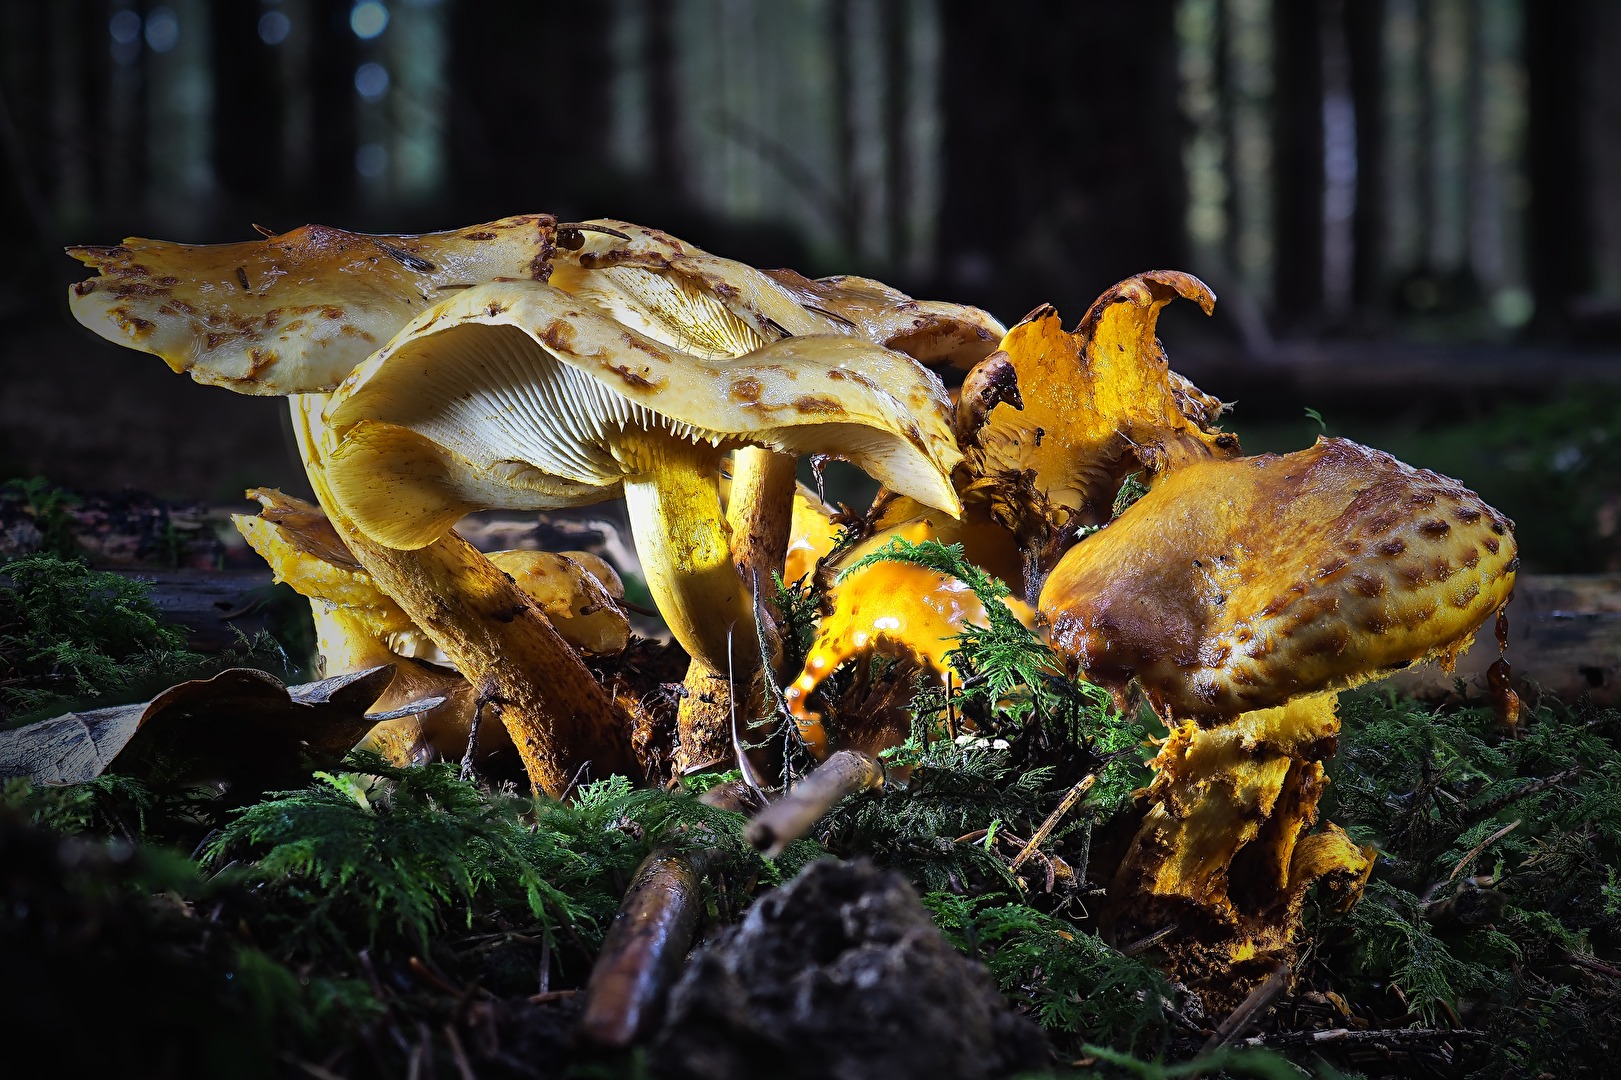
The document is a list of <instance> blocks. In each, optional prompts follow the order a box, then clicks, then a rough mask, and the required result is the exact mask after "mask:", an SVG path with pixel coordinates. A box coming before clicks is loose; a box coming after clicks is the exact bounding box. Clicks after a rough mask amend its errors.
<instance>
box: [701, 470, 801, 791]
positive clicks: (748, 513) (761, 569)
mask: <svg viewBox="0 0 1621 1080" xmlns="http://www.w3.org/2000/svg"><path fill="white" fill-rule="evenodd" d="M797 460H798V459H796V458H795V457H794V455H792V454H782V453H778V452H777V451H775V450H768V449H766V448H764V447H760V446H745V447H742V448H740V449H739V450H738V451H737V452H736V453H735V454H734V455H733V456H732V497H731V500H730V502H729V503H728V505H727V507H726V523H727V525H728V526H730V528H731V533H732V545H731V547H732V562H733V564H734V565H735V566H736V567H737V569H738V573H739V574H740V575H741V576H742V580H743V583H744V585H745V587H746V588H747V593H748V596H749V598H750V607H751V608H752V607H753V604H752V595H753V590H754V588H756V587H758V588H759V589H760V590H762V591H769V589H770V588H771V575H772V574H774V573H775V574H780V573H782V566H783V562H784V560H785V559H786V558H787V557H788V533H789V525H790V524H791V523H792V521H793V516H794V469H795V465H796V464H797ZM773 629H774V628H768V629H767V634H766V637H767V640H771V639H773V638H774V637H775V634H774V633H773V632H772V630H773ZM733 640H734V642H735V640H736V636H735V632H734V637H733ZM736 656H737V653H736V650H735V648H734V650H733V668H732V672H731V680H728V679H727V678H726V677H725V676H722V675H717V673H716V672H715V671H714V670H712V669H710V668H708V667H706V666H704V664H703V663H702V661H700V660H697V659H694V660H693V661H692V664H691V666H690V667H688V669H687V680H686V689H687V696H686V697H684V698H682V699H681V706H680V708H679V709H678V710H677V713H676V730H677V732H678V733H679V736H680V760H679V761H678V762H677V766H678V768H680V769H681V770H682V771H686V770H689V769H695V768H705V767H707V766H710V765H714V764H717V763H719V762H722V761H724V760H726V759H727V758H728V757H730V756H731V754H732V751H733V747H732V737H731V733H732V724H731V721H732V698H733V682H732V680H736V681H737V682H738V683H741V684H742V685H744V686H746V687H748V688H749V689H748V690H746V691H745V692H744V693H743V695H742V699H741V700H739V702H738V705H739V706H740V707H741V708H742V710H743V716H744V718H745V723H747V722H749V721H752V720H753V719H754V718H755V717H756V716H758V715H759V710H758V709H757V708H755V705H756V702H755V700H754V698H755V694H754V693H753V692H752V691H753V688H754V682H755V680H754V678H753V676H754V674H755V672H754V671H753V670H750V671H741V670H739V669H738V667H737V664H736ZM745 679H746V680H747V681H746V682H744V680H745Z"/></svg>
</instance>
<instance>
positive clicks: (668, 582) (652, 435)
mask: <svg viewBox="0 0 1621 1080" xmlns="http://www.w3.org/2000/svg"><path fill="white" fill-rule="evenodd" d="M948 417H949V402H948V399H947V397H946V395H945V391H944V389H943V387H941V385H940V384H939V382H938V380H936V379H935V378H934V377H933V376H932V375H930V374H929V373H928V371H927V370H926V369H924V368H923V367H922V366H921V365H919V364H918V363H917V362H916V361H915V360H913V359H912V358H910V357H908V356H905V355H903V354H900V353H896V352H893V351H890V350H887V349H884V348H882V347H880V346H875V345H872V344H870V343H867V342H864V341H860V340H857V339H852V338H848V337H834V336H813V337H790V338H784V339H781V340H779V341H775V342H772V343H770V344H769V345H766V346H764V347H763V348H760V349H757V350H755V351H753V352H751V353H749V354H747V355H746V356H743V357H740V358H738V359H735V360H724V359H709V360H705V359H702V358H699V357H694V356H689V355H686V354H683V353H680V352H678V351H676V350H674V349H671V348H670V347H668V346H667V345H665V344H663V343H661V342H658V341H655V340H652V339H650V338H648V337H647V336H646V335H644V334H641V333H639V332H638V331H636V330H634V329H631V328H629V327H626V326H624V325H622V324H620V323H617V322H615V321H613V320H612V319H610V318H608V317H606V316H605V315H603V314H602V313H601V312H600V311H599V310H597V309H596V308H595V307H594V306H592V305H589V304H585V303H582V302H581V301H580V300H579V299H577V298H575V297H572V296H570V295H568V294H567V293H564V292H562V291H560V290H558V289H554V288H551V287H549V286H544V285H539V284H531V283H516V282H498V283H494V284H491V285H486V286H482V287H480V288H477V289H470V290H467V291H466V292H464V293H461V294H459V295H458V296H456V297H454V298H452V299H450V300H448V301H446V302H444V303H442V304H440V305H439V306H438V307H436V308H434V309H433V310H432V311H430V312H426V313H424V315H422V316H420V317H419V318H418V319H417V320H416V321H415V322H414V323H413V324H412V325H411V326H410V327H408V328H407V329H406V330H404V331H402V332H401V333H400V335H399V336H398V337H397V338H396V339H395V340H394V341H393V342H392V343H390V345H389V347H388V348H386V349H383V350H381V351H380V352H379V353H377V354H376V355H375V356H374V357H372V358H371V359H370V360H368V361H367V362H366V363H365V364H363V365H362V366H361V367H359V368H358V369H356V371H355V372H354V373H353V374H352V375H351V376H350V378H349V379H348V380H346V381H345V383H344V385H343V386H342V387H340V388H339V390H338V392H337V393H336V394H335V395H334V396H333V398H332V401H331V402H330V403H329V405H328V407H327V410H326V421H327V423H328V424H329V425H330V426H331V428H332V430H333V431H334V433H335V434H336V435H337V436H338V438H339V441H338V443H337V445H336V447H335V449H334V451H333V453H332V455H331V459H330V461H329V463H328V471H327V478H328V482H329V483H330V485H331V488H332V491H333V493H334V495H335V496H336V498H337V499H338V501H339V502H340V504H342V506H343V508H344V510H345V512H346V513H348V514H350V515H351V516H352V518H353V520H354V522H355V524H356V525H357V526H358V527H359V528H360V529H361V530H362V531H363V532H365V533H366V534H367V535H368V536H371V537H372V538H373V539H374V540H376V541H378V542H380V543H383V544H387V545H390V546H393V547H400V548H412V547H418V546H421V545H424V544H427V543H430V542H432V541H433V540H434V539H435V538H436V537H437V536H439V535H441V534H442V533H443V532H444V531H445V530H447V529H448V528H449V527H450V526H451V524H452V523H454V521H455V520H456V519H457V518H459V517H460V516H462V515H463V514H464V513H466V512H468V511H469V510H473V509H480V508H487V507H504V508H508V509H525V508H538V507H547V506H556V505H562V504H564V503H566V502H570V501H572V502H584V501H595V500H600V499H603V498H610V497H612V496H613V495H615V494H617V492H618V491H619V490H620V488H621V487H623V490H624V492H625V495H626V499H627V503H628V505H629V508H630V513H631V521H632V529H633V533H634V535H635V539H636V542H637V547H638V551H639V553H640V555H641V558H642V562H643V568H644V570H645V571H646V572H647V575H648V583H649V586H650V588H652V590H653V593H654V596H655V599H656V600H657V601H658V603H659V607H660V610H661V612H663V614H664V615H665V618H666V620H667V621H668V622H669V623H670V626H671V631H672V633H674V634H675V635H676V637H677V638H678V640H680V641H681V642H682V644H683V645H684V646H686V647H687V649H688V652H689V653H690V654H692V655H693V656H694V657H695V658H700V659H702V660H703V662H704V663H706V664H708V665H710V666H711V669H712V670H715V671H726V670H727V668H728V663H727V651H728V645H727V635H728V632H729V631H730V630H731V628H732V627H733V626H737V627H739V628H749V627H752V614H751V610H752V609H751V606H750V604H749V603H748V602H747V601H746V600H745V599H744V597H743V595H742V588H741V583H740V581H739V580H738V577H737V574H736V571H735V570H734V569H733V567H732V564H731V560H730V555H729V552H728V551H727V550H726V544H725V538H724V528H723V525H722V524H721V520H720V511H719V500H718V496H717V493H716V489H715V476H716V474H717V472H718V469H719V456H720V454H721V452H722V451H723V450H725V449H728V448H732V447H737V446H742V445H763V446H767V447H770V448H772V449H776V450H780V451H783V452H785V453H790V454H800V453H815V452H833V453H837V454H839V455H840V456H842V457H844V458H846V459H848V460H850V461H852V462H853V463H855V464H856V465H858V466H860V467H861V468H863V469H865V470H866V471H867V472H868V473H870V474H871V475H873V476H874V477H876V478H877V479H878V480H880V481H881V482H882V483H884V484H885V485H886V486H888V487H889V488H891V489H892V490H895V491H900V492H904V493H907V494H910V495H912V496H914V497H915V498H917V499H919V500H920V501H922V502H924V503H927V504H930V505H935V506H940V507H944V508H946V509H947V510H949V511H950V512H953V513H955V512H956V511H957V509H958V503H957V498H956V494H955V492H954V491H953V490H952V488H951V484H950V481H949V479H948V477H949V475H950V471H951V468H952V467H953V466H954V465H955V464H956V462H957V460H958V459H959V458H960V454H959V453H958V451H957V448H956V445H955V443H954V441H953V440H952V437H951V431H950V427H949V420H948ZM743 636H744V637H745V638H751V637H752V634H748V635H743ZM747 648H748V646H747V642H746V641H743V642H740V643H739V648H738V652H739V653H740V654H742V653H744V652H746V651H747Z"/></svg>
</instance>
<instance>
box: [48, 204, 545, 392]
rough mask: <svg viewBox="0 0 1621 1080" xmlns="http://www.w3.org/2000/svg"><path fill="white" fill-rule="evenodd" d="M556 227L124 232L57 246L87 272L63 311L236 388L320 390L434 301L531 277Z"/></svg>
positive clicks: (532, 218)
mask: <svg viewBox="0 0 1621 1080" xmlns="http://www.w3.org/2000/svg"><path fill="white" fill-rule="evenodd" d="M555 231H556V222H555V220H554V219H553V218H551V217H550V216H549V215H546V214H529V215H525V216H523V217H511V218H503V219H502V220H500V221H492V222H489V223H488V224H485V225H474V226H472V227H471V228H467V229H456V230H454V231H451V232H441V233H428V234H425V235H422V236H370V235H366V234H362V233H351V232H345V231H343V230H342V229H333V228H328V227H327V226H325V225H306V226H304V227H303V228H299V229H294V230H292V231H291V232H287V233H282V234H281V235H279V236H269V237H266V238H265V239H263V240H252V241H248V242H246V243H240V244H200V245H199V244H176V243H170V242H168V241H162V240H143V239H139V238H131V239H128V240H125V241H124V242H123V243H122V244H117V245H114V246H112V247H73V248H69V249H68V254H70V255H72V256H73V257H74V258H76V259H78V260H79V261H80V262H83V263H85V264H86V265H87V266H90V267H93V268H94V269H96V270H98V271H100V273H101V276H100V277H94V278H90V279H89V280H86V281H81V282H79V283H78V284H76V285H74V286H73V287H72V289H71V290H70V291H69V295H68V304H69V306H70V307H71V308H72V310H73V316H74V318H76V319H78V320H79V321H80V322H81V323H83V324H84V325H85V326H88V327H89V328H90V329H92V330H94V331H95V332H96V333H98V334H100V335H101V336H102V337H104V338H106V339H107V340H108V341H111V342H113V343H115V344H118V345H124V346H127V347H129V348H132V349H136V350H139V351H141V352H148V353H152V354H154V355H156V356H159V357H162V358H163V360H164V362H165V363H167V364H168V365H169V366H170V367H171V368H173V369H174V370H175V371H177V372H186V373H188V374H190V375H191V377H192V378H193V379H196V380H197V381H198V382H200V383H204V384H206V385H210V386H223V387H225V388H227V389H229V390H235V391H236V392H237V393H241V394H269V395H281V394H294V393H313V392H317V391H325V390H331V389H333V388H334V387H336V386H337V385H338V383H339V382H341V381H342V380H343V377H344V376H345V375H347V374H349V372H350V371H351V370H352V369H353V368H354V366H355V365H356V364H358V363H360V361H362V360H364V359H365V358H366V357H367V355H369V354H370V353H371V352H372V351H373V350H374V349H376V348H377V347H378V345H380V344H381V343H383V342H385V341H387V340H388V339H389V338H391V337H393V336H394V334H395V333H396V332H398V331H399V329H400V328H401V327H402V326H404V325H405V324H406V323H408V322H410V321H411V318H412V317H413V316H414V315H416V314H417V313H418V312H420V311H421V310H422V309H423V308H426V307H428V306H429V305H430V304H432V303H434V302H435V301H437V300H439V299H441V298H443V297H444V296H446V295H448V294H449V292H450V291H452V290H459V289H463V288H466V287H468V286H469V285H476V284H479V283H482V282H486V281H490V280H492V279H494V278H523V279H532V280H539V281H544V280H545V279H546V276H547V274H549V273H550V270H551V258H552V253H553V246H552V241H553V237H554V234H555Z"/></svg>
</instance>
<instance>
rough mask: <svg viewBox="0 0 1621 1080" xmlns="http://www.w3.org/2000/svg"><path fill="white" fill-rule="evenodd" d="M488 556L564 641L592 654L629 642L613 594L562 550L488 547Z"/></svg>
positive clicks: (618, 649) (625, 621)
mask: <svg viewBox="0 0 1621 1080" xmlns="http://www.w3.org/2000/svg"><path fill="white" fill-rule="evenodd" d="M490 561H491V562H492V563H494V564H495V565H496V566H497V567H499V568H500V569H501V570H502V571H503V572H504V573H506V574H507V575H508V576H510V577H511V578H512V580H513V581H515V582H516V583H517V585H518V588H520V589H522V590H523V591H524V592H525V593H528V594H529V597H530V598H531V599H532V600H534V601H535V603H537V604H539V605H540V609H541V610H542V611H544V612H545V613H546V617H547V618H549V619H551V620H552V623H553V625H555V626H556V627H557V632H558V633H560V634H562V635H563V636H564V637H565V638H566V639H567V640H568V642H569V644H571V645H575V646H577V647H579V648H581V649H584V650H585V651H586V652H589V653H596V654H598V655H603V654H607V653H617V652H623V651H624V648H625V646H626V645H628V644H630V621H629V620H628V619H626V618H625V613H624V612H623V611H621V610H619V606H618V605H617V604H615V603H614V598H613V596H612V595H610V594H609V592H608V590H607V588H606V587H605V586H604V585H603V583H602V582H601V581H599V580H598V579H597V577H596V575H595V574H593V573H591V571H589V570H587V569H586V568H585V567H584V566H582V565H581V564H580V563H578V562H575V561H574V560H573V559H571V558H569V557H568V556H567V555H559V554H557V553H555V552H550V551H492V552H490ZM597 561H599V562H600V561H601V560H600V559H599V560H597ZM611 572H612V571H610V573H611ZM565 628H566V629H565Z"/></svg>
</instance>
